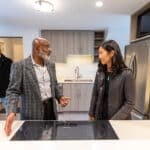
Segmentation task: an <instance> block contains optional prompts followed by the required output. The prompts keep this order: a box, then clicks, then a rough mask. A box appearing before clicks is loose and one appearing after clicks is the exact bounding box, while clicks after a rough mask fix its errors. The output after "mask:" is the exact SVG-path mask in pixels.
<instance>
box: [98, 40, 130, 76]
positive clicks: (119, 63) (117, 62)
mask: <svg viewBox="0 0 150 150" xmlns="http://www.w3.org/2000/svg"><path fill="white" fill-rule="evenodd" d="M100 47H102V48H103V49H105V50H106V51H107V52H111V51H112V50H113V51H114V56H113V58H112V68H111V69H112V75H113V76H115V75H117V74H120V73H121V72H122V70H123V69H124V68H127V66H126V65H125V63H124V61H123V57H122V55H121V50H120V47H119V45H118V43H117V42H116V41H114V40H108V41H105V42H103V43H102V45H100ZM98 71H99V72H106V71H107V65H103V64H102V63H101V61H100V60H99V64H98Z"/></svg>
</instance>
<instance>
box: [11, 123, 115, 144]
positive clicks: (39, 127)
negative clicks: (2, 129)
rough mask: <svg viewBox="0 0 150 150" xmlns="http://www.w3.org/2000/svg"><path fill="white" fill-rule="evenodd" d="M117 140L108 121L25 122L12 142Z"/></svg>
mask: <svg viewBox="0 0 150 150" xmlns="http://www.w3.org/2000/svg"><path fill="white" fill-rule="evenodd" d="M100 139H118V137H117V135H116V133H115V131H114V130H113V128H112V126H111V124H110V123H109V121H94V122H89V121H25V122H24V123H23V125H22V126H21V127H20V128H19V130H18V131H17V132H16V134H15V135H14V136H13V137H12V139H11V140H12V141H16V140H17V141H18V140H100Z"/></svg>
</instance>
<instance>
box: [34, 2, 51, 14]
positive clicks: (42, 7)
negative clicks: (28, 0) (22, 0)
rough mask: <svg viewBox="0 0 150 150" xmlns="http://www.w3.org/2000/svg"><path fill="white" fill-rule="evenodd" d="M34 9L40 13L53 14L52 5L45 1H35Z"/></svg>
mask: <svg viewBox="0 0 150 150" xmlns="http://www.w3.org/2000/svg"><path fill="white" fill-rule="evenodd" d="M34 8H35V9H36V10H38V11H42V12H53V11H54V5H53V4H52V3H51V2H49V1H47V0H36V1H35V6H34Z"/></svg>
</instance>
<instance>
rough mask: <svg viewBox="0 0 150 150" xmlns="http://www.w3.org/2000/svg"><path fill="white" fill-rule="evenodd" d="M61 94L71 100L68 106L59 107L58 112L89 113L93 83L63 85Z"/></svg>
mask: <svg viewBox="0 0 150 150" xmlns="http://www.w3.org/2000/svg"><path fill="white" fill-rule="evenodd" d="M62 86H63V94H64V95H65V96H68V97H70V98H71V100H70V103H69V105H68V106H66V107H64V108H62V107H60V106H59V108H58V111H59V112H65V111H89V106H90V101H91V95H92V89H93V83H63V84H62Z"/></svg>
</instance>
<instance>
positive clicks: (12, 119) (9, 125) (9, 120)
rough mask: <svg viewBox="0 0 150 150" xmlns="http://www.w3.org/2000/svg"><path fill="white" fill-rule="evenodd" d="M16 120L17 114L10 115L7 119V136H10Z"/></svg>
mask: <svg viewBox="0 0 150 150" xmlns="http://www.w3.org/2000/svg"><path fill="white" fill-rule="evenodd" d="M14 118H15V113H10V114H9V116H8V117H7V119H6V123H5V128H4V130H5V133H6V135H7V136H9V135H10V134H11V127H12V123H13V121H14Z"/></svg>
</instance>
